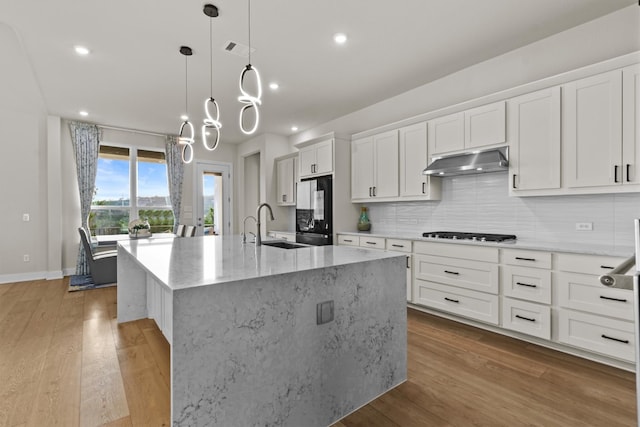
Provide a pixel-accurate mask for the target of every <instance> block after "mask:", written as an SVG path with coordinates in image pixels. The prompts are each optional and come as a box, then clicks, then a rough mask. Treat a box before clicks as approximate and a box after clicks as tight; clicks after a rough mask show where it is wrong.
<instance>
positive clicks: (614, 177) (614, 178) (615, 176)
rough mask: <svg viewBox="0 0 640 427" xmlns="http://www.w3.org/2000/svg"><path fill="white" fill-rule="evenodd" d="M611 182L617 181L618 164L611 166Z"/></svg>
mask: <svg viewBox="0 0 640 427" xmlns="http://www.w3.org/2000/svg"><path fill="white" fill-rule="evenodd" d="M613 182H618V165H615V166H614V167H613Z"/></svg>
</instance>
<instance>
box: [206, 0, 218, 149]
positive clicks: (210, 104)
mask: <svg viewBox="0 0 640 427" xmlns="http://www.w3.org/2000/svg"><path fill="white" fill-rule="evenodd" d="M203 12H204V14H205V15H207V16H208V17H209V55H210V56H209V61H210V64H209V65H210V68H209V69H210V76H211V86H210V89H211V90H210V92H209V94H210V95H209V97H208V98H207V99H205V100H204V115H205V118H204V120H203V122H204V124H203V125H202V143H203V144H204V148H206V149H207V150H209V151H213V150H215V149H216V148H218V142H220V128H221V127H222V124H221V123H220V107H219V106H218V102H217V101H216V100H215V99H214V98H213V35H212V29H211V28H212V27H211V23H212V21H213V19H212V18H215V17H217V16H218V8H217V7H215V6H214V5H212V4H205V5H204V9H203ZM209 108H214V111H215V113H214V114H215V116H213V115H212V114H211V111H210V110H209ZM212 134H213V135H212ZM209 140H211V144H209V142H210V141H209Z"/></svg>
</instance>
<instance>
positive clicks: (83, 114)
mask: <svg viewBox="0 0 640 427" xmlns="http://www.w3.org/2000/svg"><path fill="white" fill-rule="evenodd" d="M80 115H81V116H82V117H87V116H88V115H89V113H88V112H86V111H84V110H82V111H80Z"/></svg>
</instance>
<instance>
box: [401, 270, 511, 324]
mask: <svg viewBox="0 0 640 427" xmlns="http://www.w3.org/2000/svg"><path fill="white" fill-rule="evenodd" d="M413 302H414V303H416V304H420V305H424V306H427V307H432V308H435V309H438V310H442V311H447V312H449V313H453V314H457V315H459V316H465V317H469V318H472V319H475V320H479V321H481V322H486V323H491V324H494V325H497V324H499V323H500V313H499V310H500V309H499V297H498V296H497V295H491V294H485V293H483V292H474V291H470V290H467V289H461V288H456V287H453V286H447V285H441V284H439V283H433V282H428V281H424V280H415V281H414V288H413Z"/></svg>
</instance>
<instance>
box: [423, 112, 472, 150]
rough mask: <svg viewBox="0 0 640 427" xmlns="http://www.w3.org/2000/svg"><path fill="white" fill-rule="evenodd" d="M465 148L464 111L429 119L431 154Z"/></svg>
mask: <svg viewBox="0 0 640 427" xmlns="http://www.w3.org/2000/svg"><path fill="white" fill-rule="evenodd" d="M462 149H464V113H456V114H450V115H448V116H444V117H438V118H437V119H433V120H430V121H429V152H430V153H431V155H434V154H439V153H447V152H449V151H458V150H462Z"/></svg>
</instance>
